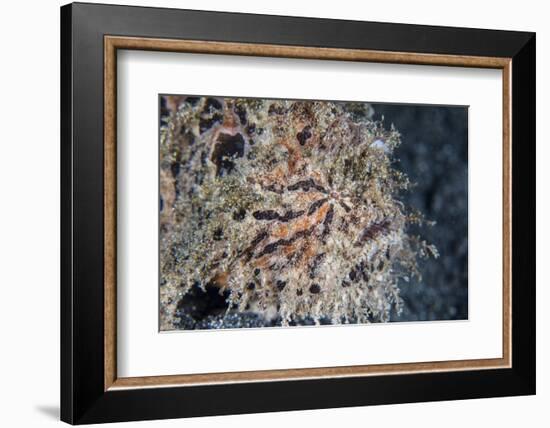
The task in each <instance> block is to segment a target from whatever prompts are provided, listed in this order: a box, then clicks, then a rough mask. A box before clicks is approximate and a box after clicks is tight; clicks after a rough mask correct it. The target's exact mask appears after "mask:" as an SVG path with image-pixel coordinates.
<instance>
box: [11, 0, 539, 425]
mask: <svg viewBox="0 0 550 428" xmlns="http://www.w3.org/2000/svg"><path fill="white" fill-rule="evenodd" d="M121 2H122V0H121ZM104 3H113V2H111V1H104ZM125 3H126V4H135V5H147V6H170V7H181V8H191V9H209V10H223V11H234V12H252V13H268V14H282V15H297V16H312V17H323V18H343V19H358V20H370V21H389V22H405V23H413V24H432V25H451V26H462V27H482V28H483V27H484V28H495V29H506V30H529V31H536V32H537V55H538V58H537V77H538V79H537V80H538V82H537V87H538V91H537V122H538V125H539V126H538V128H537V158H538V159H537V178H538V183H539V184H538V189H537V199H538V204H537V219H538V221H537V223H538V224H537V231H538V233H537V236H538V239H537V241H538V242H537V247H538V248H537V253H538V257H537V264H538V265H539V270H538V274H537V283H538V289H537V296H538V304H537V321H538V327H537V340H538V351H537V359H538V376H537V378H538V394H537V396H535V397H519V398H515V397H514V398H499V399H485V400H467V401H461V402H442V403H420V404H406V405H397V406H378V407H364V408H351V409H336V410H332V409H330V410H317V411H301V412H286V413H273V414H264V415H244V416H226V417H216V418H199V419H189V420H172V421H155V422H145V423H140V425H141V426H159V427H172V426H179V427H182V426H183V427H203V428H204V427H211V426H227V427H256V426H262V427H279V426H285V425H287V426H304V427H307V426H314V425H315V426H320V427H330V426H339V427H346V426H369V425H370V426H407V427H432V426H433V427H436V426H437V427H441V426H444V427H446V428H451V427H461V428H464V427H468V426H484V425H490V426H499V427H500V428H505V427H517V426H522V425H526V424H529V425H530V426H547V424H548V423H549V420H550V416H549V415H548V412H547V408H545V407H546V406H548V405H550V368H549V367H548V361H549V343H550V338H549V336H550V335H549V330H550V329H549V328H548V323H549V321H550V317H549V315H548V309H547V308H546V306H545V305H544V302H546V301H547V300H548V299H549V298H550V293H549V292H548V288H547V287H546V286H545V285H548V282H549V280H550V275H549V271H548V270H543V269H541V268H540V267H542V266H544V265H545V263H548V259H549V257H550V251H549V250H548V246H547V245H546V246H545V245H544V241H545V239H550V235H549V227H548V221H547V219H548V218H549V217H550V205H549V201H548V198H547V197H546V198H544V197H543V196H547V195H548V188H547V183H549V181H550V168H548V166H547V165H548V162H549V161H550V148H549V145H548V144H547V143H548V137H549V133H548V128H546V127H545V125H546V124H547V122H548V116H549V115H550V109H549V108H548V103H547V102H545V101H546V100H545V98H544V97H547V96H550V93H549V86H550V81H549V79H548V76H550V70H549V64H548V52H549V51H550V28H549V26H548V22H547V20H548V18H550V13H549V12H548V11H547V10H545V6H544V5H545V2H543V1H540V0H539V1H535V0H523V1H521V2H518V1H513V2H512V1H505V0H500V1H498V2H497V1H494V2H481V1H479V0H475V1H471V0H461V1H455V2H452V3H451V2H441V1H422V0H416V1H410V0H401V1H395V0H393V1H392V0H385V1H376V2H373V1H370V2H368V1H363V2H361V1H357V0H337V1H322V0H318V1H315V2H306V1H302V2H298V1H296V0H274V1H270V2H261V1H258V0H254V1H245V0H233V1H227V0H210V1H205V0H202V1H199V0H192V1H191V0H190V1H176V0H172V1H170V0H164V1H163V0H156V1H155V0H148V1H126V2H125ZM61 4H63V2H60V1H58V0H42V1H31V0H26V1H19V2H16V1H9V2H4V3H3V4H2V9H1V13H0V32H1V35H2V37H1V39H0V43H1V44H0V46H1V48H0V135H1V137H0V191H1V194H2V204H1V210H0V260H1V261H0V293H1V295H0V332H1V339H0V409H1V410H0V421H1V425H2V426H6V427H18V426H21V427H42V426H53V425H55V424H58V423H59V422H58V406H59V398H58V397H59V386H58V385H59V368H58V366H59V363H58V361H59V333H58V330H59V9H58V8H59V6H60V5H61ZM545 143H546V144H545ZM125 426H138V424H127V425H125Z"/></svg>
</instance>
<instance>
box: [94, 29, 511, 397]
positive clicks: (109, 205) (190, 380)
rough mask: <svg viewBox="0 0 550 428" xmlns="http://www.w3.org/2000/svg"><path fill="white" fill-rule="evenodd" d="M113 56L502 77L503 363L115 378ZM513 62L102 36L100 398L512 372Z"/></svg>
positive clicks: (481, 361)
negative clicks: (245, 59) (351, 64)
mask: <svg viewBox="0 0 550 428" xmlns="http://www.w3.org/2000/svg"><path fill="white" fill-rule="evenodd" d="M117 49H130V50H151V51H168V52H187V53H202V54H220V55H221V54H225V55H252V56H264V57H284V58H302V59H324V60H339V61H361V62H381V63H395V64H415V65H440V66H456V67H476V68H495V69H502V72H503V76H502V80H503V354H502V355H503V356H502V358H495V359H476V360H458V361H438V362H423V363H402V364H379V365H359V366H344V367H324V368H306V369H282V370H262V371H246V372H229V373H205V374H189V375H170V376H147V377H127V378H117V375H116V373H117V363H116V60H117V59H116V52H117ZM511 82H512V60H511V58H501V57H478V56H463V55H440V54H419V53H409V52H386V51H371V50H361V49H337V48H322V47H303V46H288V45H267V44H251V43H233V42H213V41H196V40H173V39H158V38H142V37H121V36H108V35H107V36H104V122H105V123H104V204H105V205H104V215H105V219H104V239H105V242H104V281H105V283H104V329H105V330H104V353H105V355H104V390H105V391H108V390H120V389H134V388H155V387H169V386H197V385H211V384H224V383H246V382H265V381H291V380H301V379H322V378H342V377H363V376H373V375H383V374H385V375H397V374H410V373H426V372H444V371H466V370H472V369H474V370H480V369H499V368H500V369H501V368H510V367H511V366H512V319H511V317H512V302H511V294H512V293H511V286H512V284H511V274H512V266H511V262H512V259H511V249H512V247H511V243H512V242H511V240H512V233H511V227H512V222H511V219H512V217H511V209H512V207H511V190H512V187H511V186H512V165H511V135H512V134H511V123H512V121H511V114H512V101H511V96H512V94H511V84H512V83H511Z"/></svg>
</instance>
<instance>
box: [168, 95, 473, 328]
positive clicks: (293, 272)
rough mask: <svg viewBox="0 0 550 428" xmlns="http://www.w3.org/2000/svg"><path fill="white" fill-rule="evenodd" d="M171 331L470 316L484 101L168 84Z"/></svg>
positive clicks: (169, 319)
mask: <svg viewBox="0 0 550 428" xmlns="http://www.w3.org/2000/svg"><path fill="white" fill-rule="evenodd" d="M158 120H159V324H160V326H159V330H160V331H178V330H180V331H181V330H212V329H214V330H216V329H237V328H264V327H290V326H324V325H344V324H368V323H385V322H413V321H456V320H467V319H468V106H459V105H423V104H406V103H381V102H376V101H360V102H359V101H331V100H296V99H274V98H269V99H268V98H244V97H238V96H219V95H197V94H185V95H182V94H160V95H159V98H158Z"/></svg>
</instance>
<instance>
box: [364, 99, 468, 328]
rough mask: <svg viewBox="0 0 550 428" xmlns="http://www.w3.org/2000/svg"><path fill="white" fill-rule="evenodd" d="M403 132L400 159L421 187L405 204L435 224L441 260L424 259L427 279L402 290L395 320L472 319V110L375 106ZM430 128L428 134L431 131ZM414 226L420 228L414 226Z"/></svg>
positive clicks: (427, 230) (432, 236)
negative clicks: (469, 269) (470, 210)
mask: <svg viewBox="0 0 550 428" xmlns="http://www.w3.org/2000/svg"><path fill="white" fill-rule="evenodd" d="M373 107H374V110H375V118H376V119H380V118H381V117H382V116H384V119H385V120H384V122H385V123H394V124H395V127H396V128H397V129H398V130H399V132H400V133H401V140H402V144H401V145H400V146H399V147H398V148H397V149H396V152H395V156H396V158H398V159H399V160H400V162H399V163H397V164H396V167H397V168H400V169H401V170H402V171H405V172H406V173H407V175H408V176H409V178H410V179H411V181H412V182H414V183H416V187H415V188H414V189H412V190H411V191H410V192H405V193H404V194H403V196H402V198H401V199H402V201H403V202H404V203H405V204H408V205H410V206H412V207H414V208H416V209H418V210H419V211H420V212H422V213H423V214H424V216H425V217H426V218H427V219H430V220H434V221H436V224H435V225H434V226H432V227H422V229H421V231H418V233H421V234H422V236H423V237H424V238H425V239H426V240H428V241H429V242H431V243H433V244H434V245H435V246H436V247H437V249H438V251H439V255H440V257H439V258H438V259H437V260H434V259H425V260H422V261H420V263H419V265H420V266H419V269H420V271H421V273H422V276H423V278H422V281H418V280H416V279H413V280H412V281H411V283H410V286H409V285H407V286H406V287H401V297H402V298H403V301H404V308H403V312H402V314H401V316H399V317H393V320H394V321H432V320H458V319H467V318H468V109H467V108H465V107H444V106H410V105H404V104H396V105H388V104H374V105H373ZM426 130H429V132H426ZM411 227H412V228H415V227H416V226H411Z"/></svg>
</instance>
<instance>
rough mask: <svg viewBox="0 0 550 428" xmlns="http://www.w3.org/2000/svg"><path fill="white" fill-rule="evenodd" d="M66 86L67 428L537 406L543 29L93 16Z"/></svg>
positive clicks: (80, 34)
mask: <svg viewBox="0 0 550 428" xmlns="http://www.w3.org/2000/svg"><path fill="white" fill-rule="evenodd" d="M61 88H62V89H61V104H62V112H61V113H62V114H61V129H62V139H61V156H62V159H61V160H62V162H61V164H62V171H61V191H62V207H61V212H62V219H61V221H62V234H61V243H62V245H61V246H62V265H61V269H62V283H61V287H62V290H61V291H62V292H61V339H62V343H61V390H62V391H61V418H62V420H64V421H66V422H69V423H72V424H85V423H98V422H115V421H129V420H144V419H161V418H177V417H189V416H200V415H222V414H231V413H247V412H269V411H280V410H297V409H314V408H326V407H343V406H361V405H372V404H388V403H404V402H415V401H434V400H451V399H464V398H477V397H496V396H507V395H526V394H534V393H535V257H534V255H535V221H534V220H535V209H534V208H535V184H534V183H535V181H534V180H535V35H534V34H533V33H525V32H510V31H495V30H480V29H465V28H446V27H428V26H418V25H406V24H390V23H372V22H354V21H338V20H326V19H312V18H295V17H281V16H266V15H247V14H232V13H218V12H204V11H190V10H175V9H156V8H140V7H127V6H107V5H92V4H78V3H76V4H70V5H67V6H64V7H62V8H61ZM213 403H215V404H213Z"/></svg>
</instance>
